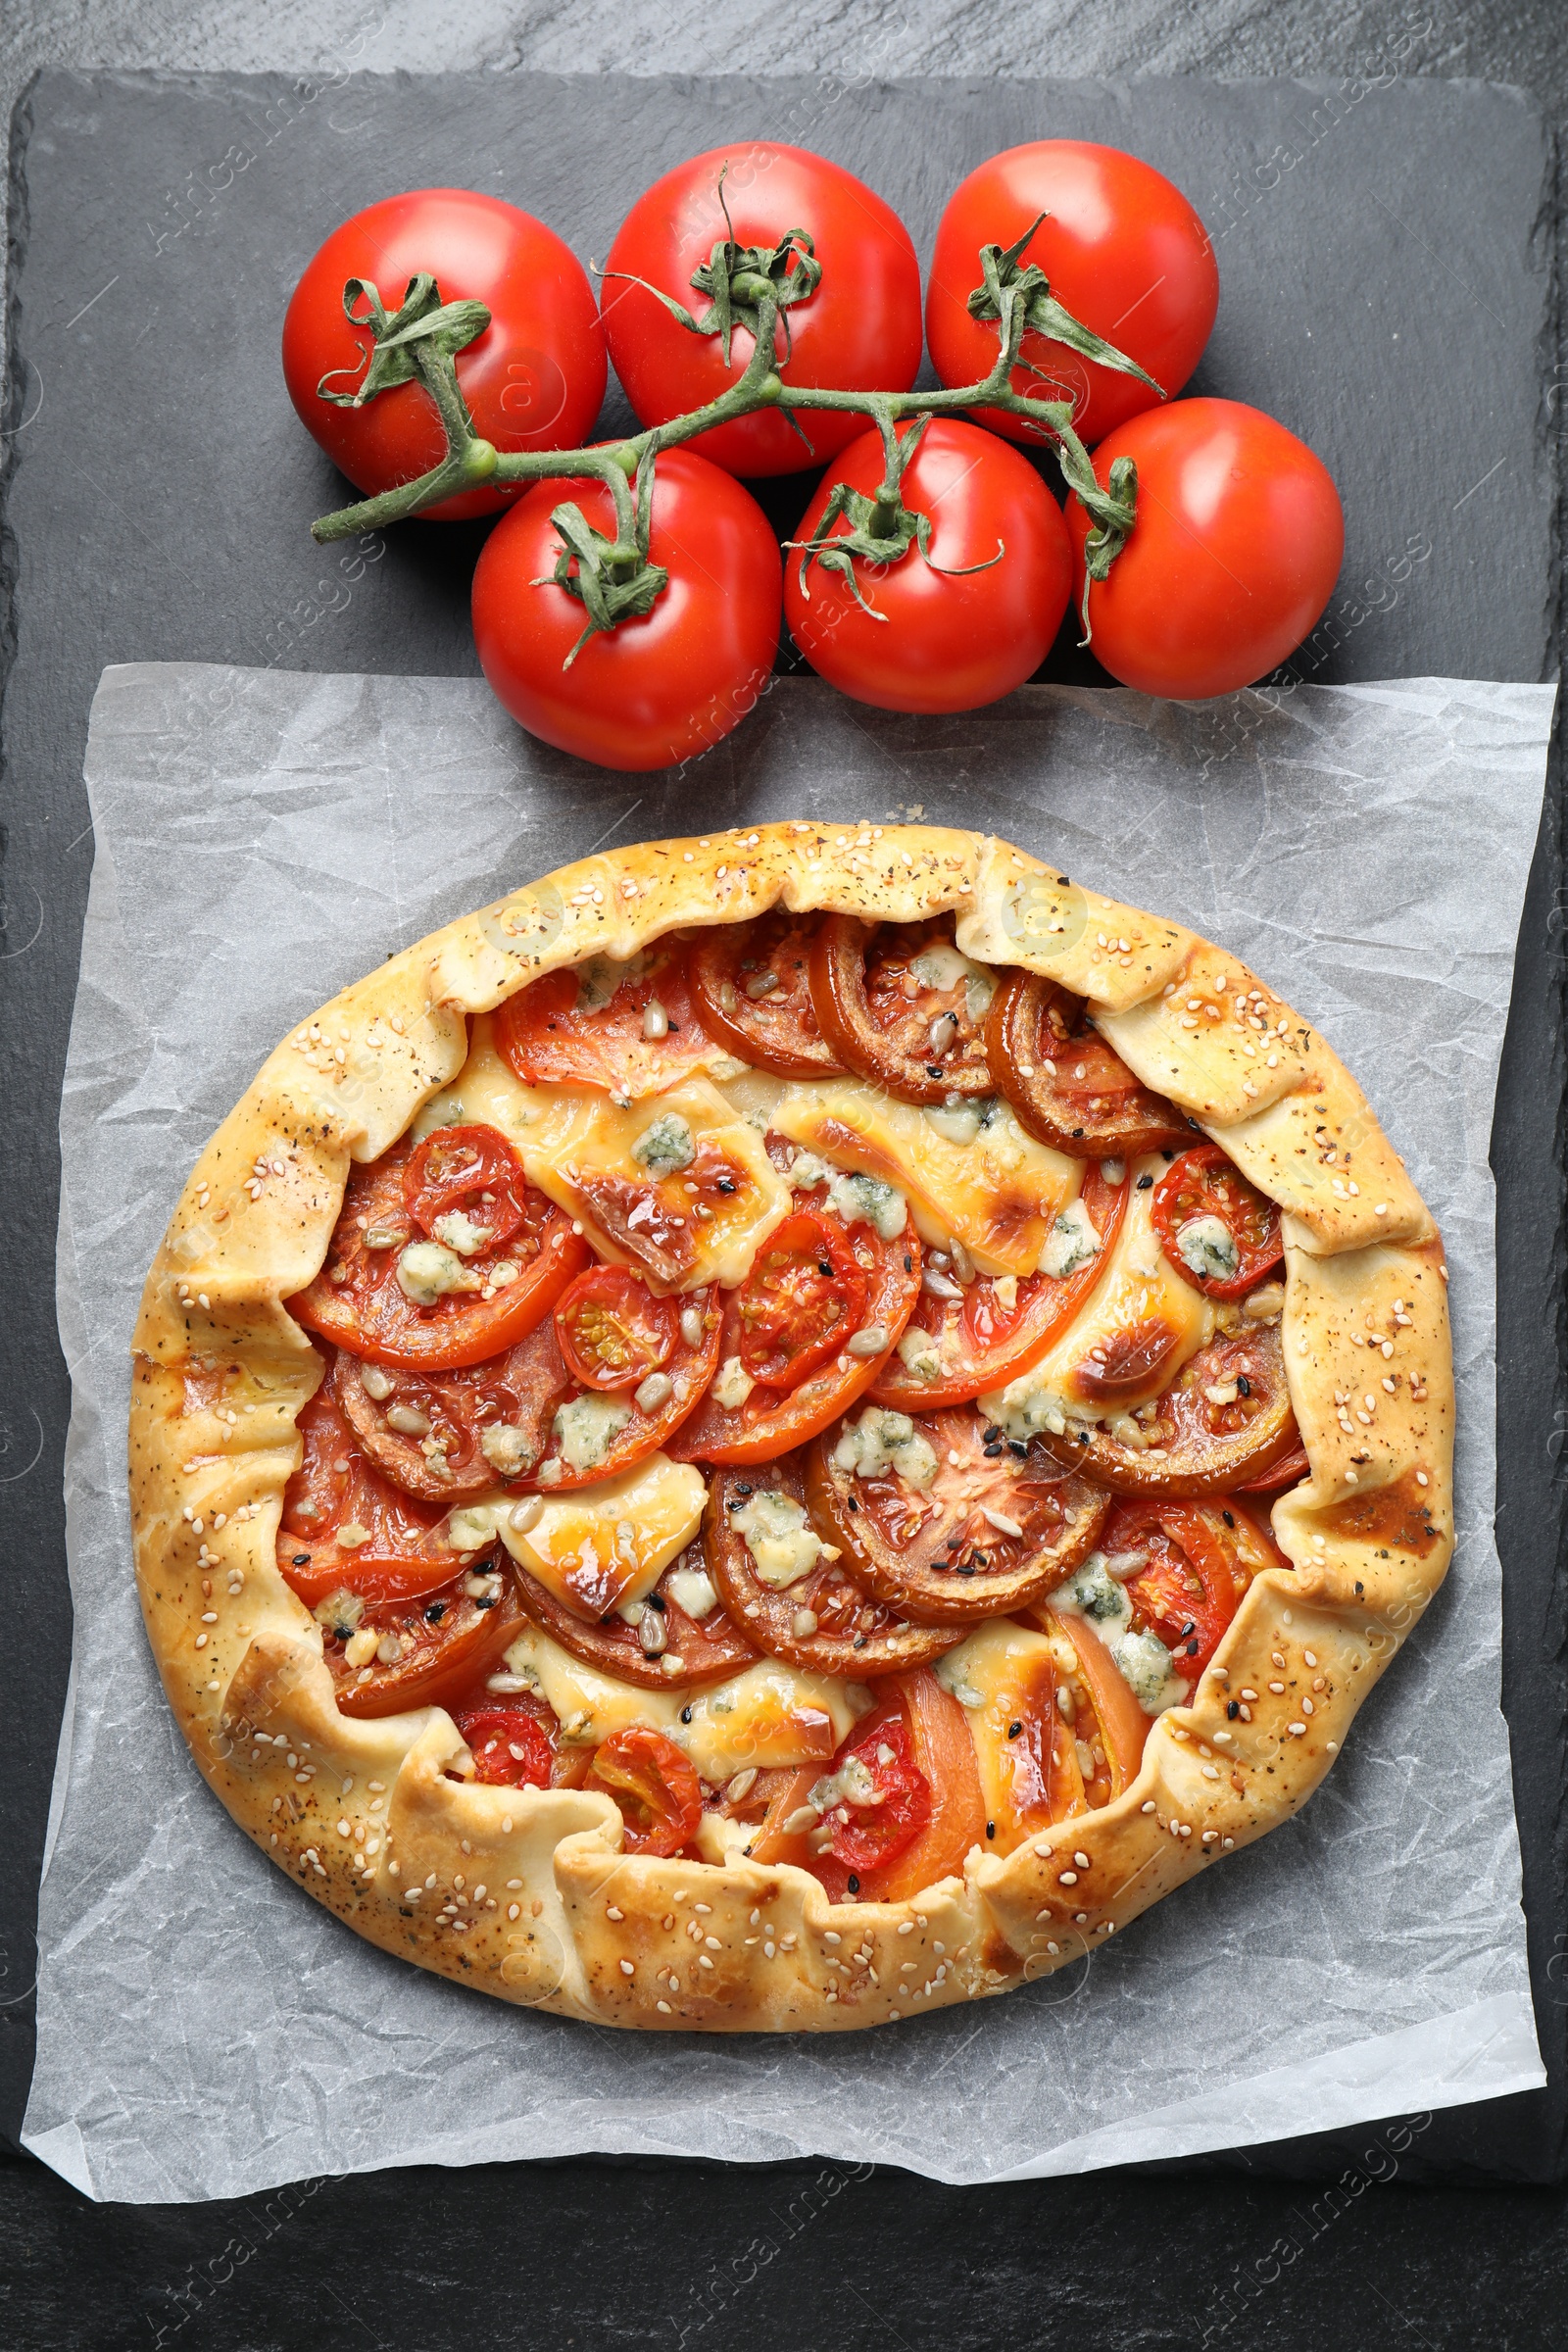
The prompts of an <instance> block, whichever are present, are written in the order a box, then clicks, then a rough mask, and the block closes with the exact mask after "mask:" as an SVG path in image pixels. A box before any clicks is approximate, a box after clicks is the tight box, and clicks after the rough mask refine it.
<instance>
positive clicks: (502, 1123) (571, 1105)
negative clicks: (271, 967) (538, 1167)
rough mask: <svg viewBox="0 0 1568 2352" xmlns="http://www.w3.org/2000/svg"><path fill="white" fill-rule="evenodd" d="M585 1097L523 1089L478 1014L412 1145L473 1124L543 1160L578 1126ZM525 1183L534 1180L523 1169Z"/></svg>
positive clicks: (554, 1089) (559, 1089)
mask: <svg viewBox="0 0 1568 2352" xmlns="http://www.w3.org/2000/svg"><path fill="white" fill-rule="evenodd" d="M588 1101H589V1096H588V1093H587V1092H586V1090H583V1091H579V1090H578V1089H576V1088H573V1087H565V1086H527V1085H525V1084H524V1082H523V1081H522V1079H520V1078H519V1077H518V1076H517V1074H516V1072H515V1070H514V1068H513V1067H512V1064H511V1063H510V1062H509V1061H507V1060H506V1059H505V1058H504V1056H503V1055H502V1054H500V1053H498V1052H497V1050H496V1043H495V1022H494V1018H493V1016H492V1015H491V1014H490V1013H488V1012H482V1013H479V1014H478V1015H477V1016H476V1017H475V1019H474V1022H473V1025H472V1028H471V1029H470V1031H469V1033H468V1058H467V1060H466V1062H465V1063H464V1065H463V1067H462V1069H461V1070H460V1071H459V1072H458V1074H457V1076H456V1078H454V1079H453V1081H452V1084H451V1085H450V1086H444V1087H443V1088H442V1089H441V1092H440V1093H439V1094H438V1095H432V1096H431V1097H430V1100H429V1102H428V1103H426V1104H425V1105H424V1108H423V1109H422V1110H421V1111H420V1112H419V1114H418V1116H417V1118H416V1120H415V1122H414V1127H413V1134H414V1138H415V1141H416V1142H420V1141H422V1139H423V1138H424V1137H425V1136H427V1135H429V1134H431V1133H433V1131H434V1130H435V1129H436V1128H437V1127H456V1126H462V1125H466V1124H469V1123H471V1124H474V1125H477V1126H483V1127H495V1128H497V1129H499V1131H500V1132H501V1134H502V1135H504V1136H505V1137H506V1139H507V1141H508V1143H509V1144H511V1145H512V1146H513V1148H514V1149H515V1151H517V1152H520V1153H521V1154H522V1160H523V1165H524V1167H525V1168H526V1167H527V1165H528V1160H529V1157H530V1155H532V1156H533V1157H535V1158H538V1157H542V1156H543V1157H548V1155H549V1154H550V1153H551V1152H553V1151H554V1150H556V1149H557V1148H558V1147H559V1146H560V1145H561V1144H563V1143H564V1141H565V1139H566V1137H567V1136H568V1135H570V1134H571V1133H572V1131H573V1129H574V1128H575V1127H576V1126H577V1125H578V1124H579V1123H580V1121H581V1119H582V1116H583V1112H584V1109H585V1107H586V1105H587V1103H588ZM528 1176H529V1181H530V1182H533V1181H536V1180H535V1179H534V1175H533V1170H532V1169H531V1168H528Z"/></svg>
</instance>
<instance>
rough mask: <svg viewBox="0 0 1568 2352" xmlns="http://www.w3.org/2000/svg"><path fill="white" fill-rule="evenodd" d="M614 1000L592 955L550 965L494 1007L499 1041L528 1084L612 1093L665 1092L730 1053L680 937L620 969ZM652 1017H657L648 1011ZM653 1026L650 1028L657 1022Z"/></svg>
mask: <svg viewBox="0 0 1568 2352" xmlns="http://www.w3.org/2000/svg"><path fill="white" fill-rule="evenodd" d="M612 975H613V980H614V986H613V990H612V992H611V994H610V995H609V996H608V997H607V996H606V995H605V994H604V992H603V990H602V989H601V988H599V987H597V986H596V985H595V983H596V982H597V981H598V980H599V979H600V977H601V972H600V969H599V968H598V967H597V966H596V964H595V963H594V962H592V961H591V962H589V963H587V964H585V965H584V966H582V967H581V968H577V967H573V968H571V969H568V970H566V971H561V972H547V973H546V974H545V976H544V978H543V979H542V980H530V981H529V983H528V985H527V987H526V988H520V989H518V991H517V993H516V995H515V997H509V998H508V1000H507V1002H506V1004H505V1005H502V1007H501V1009H500V1011H499V1012H498V1013H497V1014H496V1043H497V1045H498V1046H499V1047H500V1049H501V1051H502V1053H503V1054H505V1055H506V1057H507V1059H508V1061H510V1062H511V1064H512V1066H513V1068H514V1069H515V1071H516V1073H517V1076H518V1077H519V1078H521V1079H522V1080H523V1081H524V1083H525V1084H526V1085H528V1086H602V1087H603V1088H604V1089H605V1092H606V1093H607V1094H611V1095H633V1096H637V1095H660V1094H662V1093H663V1091H664V1089H665V1087H666V1086H674V1085H675V1084H676V1083H677V1081H678V1080H680V1079H682V1078H688V1077H690V1076H691V1074H692V1072H693V1071H694V1070H700V1069H702V1068H703V1067H704V1066H705V1065H706V1064H708V1063H711V1062H712V1061H713V1060H715V1059H716V1058H718V1057H719V1056H720V1055H722V1054H728V1053H729V1051H730V1048H729V1046H728V1045H727V1044H726V1043H725V1042H724V1041H723V1040H720V1041H719V1042H718V1043H717V1044H716V1045H715V1043H714V1041H713V1040H712V1039H711V1037H709V1036H708V1035H707V1033H706V1031H705V1030H704V1028H703V1026H702V1023H701V1022H700V1021H699V1019H698V1017H697V1014H696V1013H695V1011H694V1010H693V1008H692V999H691V993H690V989H689V987H688V983H687V971H686V949H685V945H684V943H683V942H682V941H681V939H680V938H679V937H675V938H672V939H662V940H660V941H658V942H657V944H656V945H655V946H654V947H652V948H646V949H644V951H643V952H642V954H641V955H640V956H637V958H636V960H635V961H634V962H633V963H631V964H626V965H622V966H620V967H619V968H618V969H617V968H616V967H613V966H612V967H611V971H610V974H607V975H605V977H606V979H607V984H608V979H609V977H610V976H612ZM650 1016H652V1017H650ZM651 1028H652V1030H653V1031H654V1034H653V1035H650V1034H649V1032H650V1029H651Z"/></svg>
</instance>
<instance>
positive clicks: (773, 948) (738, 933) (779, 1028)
mask: <svg viewBox="0 0 1568 2352" xmlns="http://www.w3.org/2000/svg"><path fill="white" fill-rule="evenodd" d="M820 927H821V917H820V916H819V915H814V914H787V913H785V912H784V910H783V909H782V908H779V909H778V910H777V911H776V912H775V913H772V914H760V915H758V916H757V917H756V919H755V920H754V921H752V922H749V923H720V924H717V925H715V927H714V928H713V929H712V930H711V931H705V932H703V933H702V934H701V935H700V936H699V937H698V938H697V939H696V940H695V941H694V942H693V943H692V948H691V954H690V958H689V961H688V964H687V971H688V974H689V977H690V980H691V991H692V1002H693V1004H694V1005H696V1007H697V1010H698V1012H699V1014H700V1016H701V1018H702V1024H703V1027H704V1028H705V1029H706V1030H707V1031H708V1033H709V1035H710V1036H711V1037H713V1038H716V1039H717V1040H718V1042H719V1043H720V1044H721V1045H722V1046H723V1047H724V1048H725V1049H726V1051H727V1052H729V1053H731V1054H738V1055H739V1057H740V1059H741V1060H742V1061H745V1062H750V1064H751V1065H752V1067H753V1069H758V1070H768V1071H770V1072H771V1073H772V1075H773V1076H774V1077H775V1078H835V1077H840V1076H842V1075H843V1066H844V1065H843V1064H842V1062H840V1060H839V1058H838V1056H837V1055H836V1054H835V1053H834V1051H833V1049H832V1047H831V1046H830V1045H829V1044H828V1042H827V1040H826V1039H825V1038H824V1037H823V1035H822V1032H821V1030H820V1029H819V1028H818V1027H817V1021H816V1006H815V1005H814V1003H813V1002H812V998H811V982H810V972H809V961H810V952H811V943H812V941H813V940H814V939H815V937H816V933H817V931H818V930H819V928H820Z"/></svg>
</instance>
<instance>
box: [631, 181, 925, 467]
mask: <svg viewBox="0 0 1568 2352" xmlns="http://www.w3.org/2000/svg"><path fill="white" fill-rule="evenodd" d="M720 172H723V175H724V184H723V196H722V202H721V201H720V195H719V174H720ZM726 216H727V217H726ZM791 229H804V230H805V231H806V233H807V235H808V236H809V238H810V240H811V244H812V248H813V249H814V254H815V258H816V260H817V261H818V262H820V264H821V265H822V279H821V283H820V285H819V286H818V287H817V288H816V290H815V292H814V293H812V294H810V295H809V297H808V298H807V299H806V300H805V301H803V302H798V303H793V304H791V305H790V306H789V307H788V308H787V309H786V311H785V314H784V318H783V319H782V320H781V322H780V325H779V329H778V333H777V336H776V338H775V344H774V349H775V352H776V354H777V361H778V372H779V374H780V375H781V376H782V377H783V378H784V380H785V382H786V383H789V384H796V385H800V386H802V387H803V388H808V387H809V389H811V390H814V391H840V392H854V391H868V390H871V389H873V388H877V389H881V390H884V391H894V392H904V391H907V389H908V387H909V386H910V385H911V384H912V383H913V381H914V378H915V372H916V370H917V369H918V368H919V365H920V341H921V337H920V265H919V262H918V260H917V258H916V256H915V250H914V246H913V244H912V243H911V241H910V237H909V232H908V230H907V228H906V227H905V225H904V223H903V221H900V219H899V218H898V216H897V214H896V213H894V212H893V211H892V210H891V209H890V207H889V206H887V205H886V204H884V203H883V201H882V199H881V197H880V196H878V195H877V194H876V193H875V192H874V190H872V189H870V188H868V187H867V186H866V184H865V182H864V180H861V179H857V178H856V176H855V174H854V173H853V172H846V171H844V170H843V169H842V167H841V166H840V165H838V164H830V163H829V162H827V160H826V158H825V157H823V156H820V155H811V154H809V153H808V151H807V150H806V149H805V148H804V147H786V146H781V145H780V144H778V143H777V142H776V141H774V140H771V139H746V140H741V141H737V142H736V143H735V144H734V145H732V146H729V147H712V148H710V149H709V150H708V152H707V153H706V154H704V155H694V156H693V157H692V158H691V160H690V162H688V163H684V164H680V165H677V167H676V168H675V170H674V171H673V172H665V174H664V176H663V178H662V179H659V180H656V181H655V183H654V185H653V186H652V187H651V188H650V189H649V190H648V192H647V194H646V195H645V196H641V197H639V198H638V200H637V202H636V203H635V204H634V205H633V207H632V209H631V211H630V212H629V213H628V214H627V216H626V219H625V221H623V222H622V224H621V227H620V230H619V233H618V234H617V236H616V238H615V241H614V243H613V246H612V247H611V249H610V260H609V263H608V265H607V267H606V270H605V281H604V313H605V327H606V330H607V332H608V335H609V338H610V351H611V357H612V358H613V361H614V363H615V373H616V374H617V375H618V376H619V378H620V380H621V383H622V384H623V385H624V386H625V391H626V397H627V399H628V400H629V401H630V402H631V405H632V407H633V409H634V410H635V411H636V414H637V416H638V417H639V418H640V419H641V421H642V422H643V423H644V424H665V423H667V422H668V420H669V419H670V417H679V416H683V415H685V414H686V413H687V412H688V411H690V410H692V409H698V408H702V407H704V406H705V405H706V403H707V402H709V401H711V400H715V399H716V398H717V397H718V395H719V394H720V393H721V392H722V391H724V390H725V389H726V387H727V386H728V385H730V384H732V383H733V382H734V381H735V380H736V378H737V377H738V376H739V375H740V374H741V373H742V371H743V370H744V368H745V367H746V364H747V362H748V361H749V360H750V358H751V356H752V352H753V349H754V344H753V340H752V336H751V334H750V332H749V330H748V329H747V328H746V326H745V325H744V324H739V323H737V325H736V326H735V329H734V332H733V336H732V340H731V345H730V352H729V358H728V361H727V363H726V360H725V356H724V349H723V344H722V341H721V338H720V337H719V335H718V334H717V333H716V332H714V333H712V334H707V335H699V334H694V333H693V332H692V331H691V329H690V328H689V327H685V326H682V325H681V324H680V322H679V321H678V319H674V318H672V317H671V316H670V314H669V312H668V311H667V310H666V309H665V308H664V306H663V304H662V302H660V301H659V300H658V298H657V296H655V295H653V294H651V293H649V292H648V290H647V289H648V287H649V286H657V287H658V288H659V291H660V293H662V294H668V295H671V296H673V298H674V299H675V301H677V302H678V303H680V304H682V305H683V306H684V307H685V308H686V309H687V310H688V311H690V312H691V314H692V315H693V317H694V318H699V319H700V318H702V317H703V316H704V315H705V314H706V312H707V310H708V308H709V301H710V298H709V297H708V296H706V295H702V294H699V293H697V292H696V291H695V290H694V288H693V286H692V272H693V271H694V270H697V269H698V268H699V267H700V266H701V265H702V264H704V263H706V262H707V261H708V260H709V259H710V257H711V253H712V250H713V247H714V245H715V244H719V243H721V242H726V241H728V240H729V239H730V238H731V237H732V236H733V239H734V241H735V243H736V244H737V245H739V246H741V247H743V248H744V247H748V246H753V247H755V246H760V247H763V248H765V249H767V250H769V251H771V249H772V248H773V247H774V246H776V245H777V244H778V242H779V240H780V239H781V238H782V237H784V236H786V235H787V234H788V233H789V231H790V230H791ZM618 272H625V274H624V275H620V274H617V273H618ZM635 278H642V279H643V280H644V281H645V283H644V284H643V285H636V284H634V283H632V282H631V281H632V280H633V279H635ZM799 423H800V426H801V430H800V431H799V432H797V431H796V430H795V429H794V427H793V426H792V425H791V424H790V423H789V422H788V421H787V420H786V419H785V417H782V416H780V415H778V414H777V413H776V412H769V411H767V410H765V409H764V410H762V411H761V412H760V414H758V415H757V416H754V417H741V418H737V419H736V420H735V421H734V422H733V423H730V424H722V425H717V426H715V427H714V428H713V429H712V430H711V431H710V432H706V433H702V434H700V435H699V436H698V438H697V439H696V440H695V441H693V442H692V443H691V444H690V447H691V448H692V449H694V450H696V451H698V452H699V453H700V454H701V455H702V456H703V457H704V458H706V459H710V460H711V462H712V463H713V464H714V465H715V466H724V467H726V468H727V470H728V471H729V472H731V473H743V474H769V473H799V472H800V471H801V470H802V468H803V467H805V466H821V465H823V464H825V463H826V462H827V461H828V460H829V459H830V458H832V457H833V456H834V455H835V454H836V453H837V452H838V451H839V450H841V449H842V448H843V447H844V446H845V444H846V442H849V441H853V440H854V439H855V438H856V436H857V435H858V433H861V432H863V431H864V429H865V424H864V419H863V417H859V416H858V415H857V414H856V413H855V412H854V411H844V410H838V411H835V410H831V409H820V410H814V411H812V412H810V413H809V414H807V413H805V412H802V414H801V416H800V417H799Z"/></svg>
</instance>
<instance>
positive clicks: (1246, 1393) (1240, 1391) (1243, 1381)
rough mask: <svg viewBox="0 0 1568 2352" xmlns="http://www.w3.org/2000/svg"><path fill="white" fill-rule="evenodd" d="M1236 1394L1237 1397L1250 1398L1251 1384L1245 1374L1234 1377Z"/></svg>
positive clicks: (1240, 1373) (1241, 1373)
mask: <svg viewBox="0 0 1568 2352" xmlns="http://www.w3.org/2000/svg"><path fill="white" fill-rule="evenodd" d="M1236 1393H1237V1395H1238V1396H1239V1397H1250V1395H1251V1394H1252V1384H1251V1382H1250V1380H1249V1379H1248V1377H1247V1374H1246V1373H1245V1372H1238V1373H1237V1375H1236Z"/></svg>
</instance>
